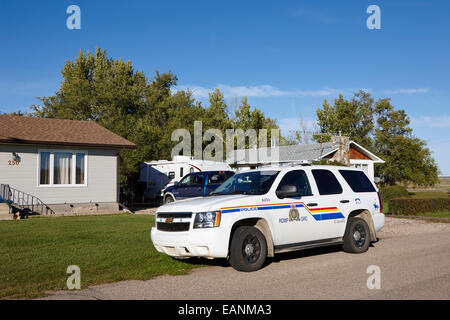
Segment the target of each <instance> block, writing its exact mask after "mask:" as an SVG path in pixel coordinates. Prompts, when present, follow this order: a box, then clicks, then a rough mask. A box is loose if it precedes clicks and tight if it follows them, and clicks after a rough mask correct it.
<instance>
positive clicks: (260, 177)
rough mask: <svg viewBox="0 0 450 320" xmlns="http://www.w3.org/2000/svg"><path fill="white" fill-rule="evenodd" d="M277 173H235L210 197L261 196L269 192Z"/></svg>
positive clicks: (271, 171) (266, 171) (267, 171)
mask: <svg viewBox="0 0 450 320" xmlns="http://www.w3.org/2000/svg"><path fill="white" fill-rule="evenodd" d="M278 173H279V171H274V170H264V171H251V172H243V173H237V174H235V175H234V176H233V177H231V178H229V179H228V180H227V181H225V182H224V183H223V184H222V185H220V186H219V187H218V188H217V189H216V190H214V191H213V192H211V193H210V195H223V194H251V195H261V194H265V193H267V192H268V191H269V189H270V187H271V186H272V183H273V181H274V180H275V178H276V177H277V175H278Z"/></svg>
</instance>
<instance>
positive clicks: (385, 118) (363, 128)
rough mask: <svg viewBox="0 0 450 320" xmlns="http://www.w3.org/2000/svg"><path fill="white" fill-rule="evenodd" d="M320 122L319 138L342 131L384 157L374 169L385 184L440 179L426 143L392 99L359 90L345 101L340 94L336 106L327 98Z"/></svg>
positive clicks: (318, 110) (321, 139)
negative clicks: (376, 99) (413, 132)
mask: <svg viewBox="0 0 450 320" xmlns="http://www.w3.org/2000/svg"><path fill="white" fill-rule="evenodd" d="M317 121H318V124H319V127H320V130H321V133H322V134H325V136H324V135H316V136H315V137H314V138H315V140H316V141H325V140H326V139H324V137H327V135H328V136H331V135H336V134H339V133H341V134H343V135H348V136H349V137H350V138H351V139H352V140H354V141H355V142H357V143H360V144H361V145H363V146H364V147H366V148H367V149H369V150H371V151H372V152H374V153H375V154H377V155H379V156H380V157H381V158H383V159H384V160H385V161H386V163H385V164H383V165H379V166H376V167H375V169H376V174H377V175H378V176H379V177H380V178H382V181H383V183H385V184H390V185H392V184H395V183H414V184H418V185H433V184H435V183H436V182H437V181H438V167H437V165H436V163H435V161H434V159H433V158H432V156H431V152H430V150H429V149H428V148H426V143H425V142H424V141H422V140H420V139H418V138H417V137H415V136H413V134H412V129H411V128H410V127H409V123H410V121H409V118H408V116H407V114H406V112H405V111H404V110H395V108H394V107H393V106H392V105H391V103H390V100H389V99H380V100H378V101H376V102H375V100H374V98H373V97H372V96H371V95H370V93H368V92H364V91H359V92H357V93H355V95H354V97H353V98H352V99H351V100H346V99H344V98H343V96H342V94H341V95H339V98H337V99H335V101H334V105H333V106H330V105H329V104H328V103H327V101H326V100H325V101H324V103H323V105H322V109H317Z"/></svg>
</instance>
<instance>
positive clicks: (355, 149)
mask: <svg viewBox="0 0 450 320" xmlns="http://www.w3.org/2000/svg"><path fill="white" fill-rule="evenodd" d="M322 159H329V160H335V161H339V162H342V163H345V164H347V165H348V166H350V167H354V168H358V169H362V170H364V171H365V172H366V174H367V175H368V176H369V178H371V179H372V181H373V180H374V179H375V168H374V165H375V164H381V163H384V160H383V159H381V158H380V157H378V156H377V155H375V154H373V153H372V152H370V151H369V150H367V149H366V148H364V147H363V146H361V145H359V144H358V143H356V142H354V141H351V140H350V139H349V138H348V137H341V136H335V137H332V138H331V141H330V142H326V143H311V144H299V145H290V146H280V147H275V148H274V147H269V148H254V149H240V150H234V151H233V152H231V154H230V155H228V157H227V163H228V164H229V165H230V166H231V167H232V168H235V169H236V170H237V171H240V170H246V169H254V168H258V167H261V166H266V165H270V164H275V165H278V164H281V165H282V164H290V163H301V162H302V161H315V160H322Z"/></svg>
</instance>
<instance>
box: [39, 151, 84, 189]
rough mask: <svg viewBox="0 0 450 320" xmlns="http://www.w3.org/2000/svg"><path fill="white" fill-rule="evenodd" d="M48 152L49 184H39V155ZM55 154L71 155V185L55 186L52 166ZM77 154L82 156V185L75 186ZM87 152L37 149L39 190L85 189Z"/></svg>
mask: <svg viewBox="0 0 450 320" xmlns="http://www.w3.org/2000/svg"><path fill="white" fill-rule="evenodd" d="M42 152H48V153H50V168H49V170H50V183H49V184H41V153H42ZM55 152H63V153H71V154H72V162H71V168H72V170H71V181H72V183H71V184H55V183H54V180H53V179H54V169H55V168H54V166H55V162H54V159H55ZM77 153H83V154H84V184H76V164H77V162H76V159H77ZM88 157H89V154H88V151H86V150H73V149H38V156H37V186H38V187H39V188H67V187H69V188H85V187H87V186H88V180H87V178H88Z"/></svg>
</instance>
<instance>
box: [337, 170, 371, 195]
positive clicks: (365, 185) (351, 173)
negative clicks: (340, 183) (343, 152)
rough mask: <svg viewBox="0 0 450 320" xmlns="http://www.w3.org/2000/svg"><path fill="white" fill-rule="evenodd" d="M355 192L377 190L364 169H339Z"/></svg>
mask: <svg viewBox="0 0 450 320" xmlns="http://www.w3.org/2000/svg"><path fill="white" fill-rule="evenodd" d="M339 173H340V174H341V175H342V176H343V177H344V179H345V181H347V183H348V185H349V186H350V188H352V190H353V191H354V192H376V190H375V188H374V187H373V185H372V183H371V182H370V180H369V178H367V176H366V175H365V174H364V172H362V171H355V170H339Z"/></svg>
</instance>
